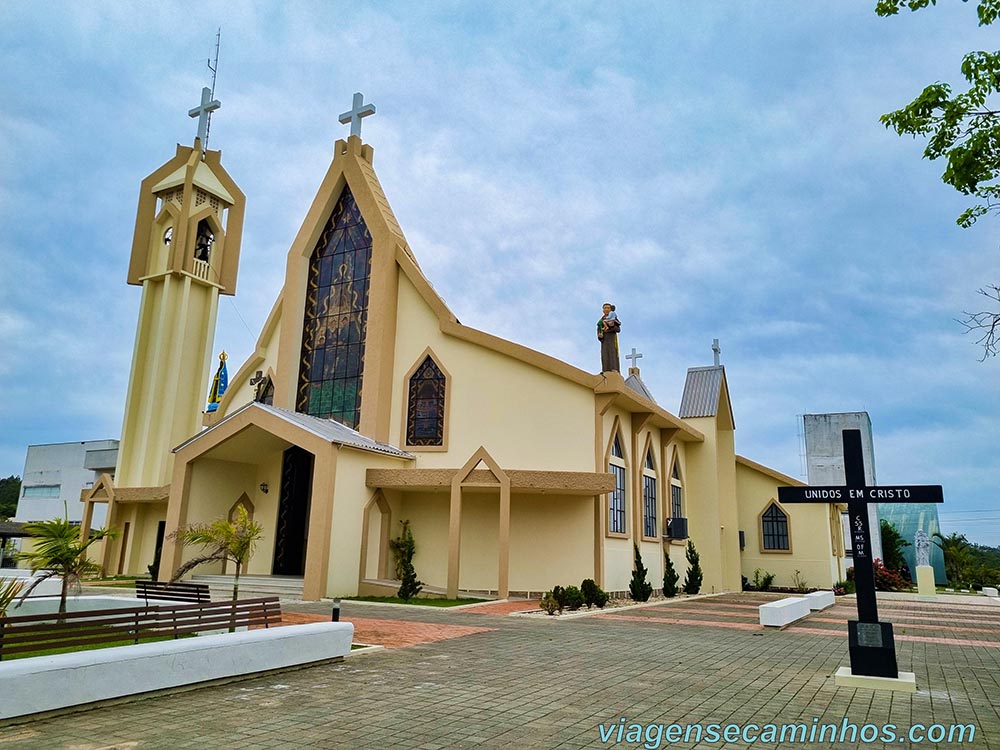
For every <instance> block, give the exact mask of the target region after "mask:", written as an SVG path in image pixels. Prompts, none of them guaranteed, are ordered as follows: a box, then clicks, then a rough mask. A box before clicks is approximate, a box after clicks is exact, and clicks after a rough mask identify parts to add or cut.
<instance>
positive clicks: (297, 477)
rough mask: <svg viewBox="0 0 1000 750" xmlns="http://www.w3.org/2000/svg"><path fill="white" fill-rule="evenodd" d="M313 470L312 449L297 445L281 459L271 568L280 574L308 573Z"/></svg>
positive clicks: (277, 574) (275, 573) (297, 574)
mask: <svg viewBox="0 0 1000 750" xmlns="http://www.w3.org/2000/svg"><path fill="white" fill-rule="evenodd" d="M312 473H313V455H312V453H309V451H305V450H302V449H301V448H299V447H297V446H292V447H291V448H289V449H288V450H286V451H285V455H284V457H283V458H282V463H281V497H280V498H279V499H278V523H277V532H276V539H275V543H274V565H273V566H272V568H271V572H272V573H273V574H274V575H276V576H300V575H302V574H303V573H305V569H306V542H307V540H308V538H309V498H310V495H311V494H312Z"/></svg>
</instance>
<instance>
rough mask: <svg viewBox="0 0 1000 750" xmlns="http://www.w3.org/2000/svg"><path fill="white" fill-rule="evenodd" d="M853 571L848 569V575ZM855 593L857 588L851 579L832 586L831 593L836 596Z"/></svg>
mask: <svg viewBox="0 0 1000 750" xmlns="http://www.w3.org/2000/svg"><path fill="white" fill-rule="evenodd" d="M853 571H854V568H850V569H849V570H848V572H849V573H851V572H853ZM856 591H857V588H856V587H855V585H854V580H853V578H850V579H848V580H846V581H837V582H836V583H835V584H833V593H834V594H836V595H837V596H843V595H844V594H853V593H855V592H856Z"/></svg>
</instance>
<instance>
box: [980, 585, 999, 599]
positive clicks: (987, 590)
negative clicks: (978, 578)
mask: <svg viewBox="0 0 1000 750" xmlns="http://www.w3.org/2000/svg"><path fill="white" fill-rule="evenodd" d="M983 596H993V597H997V596H1000V592H998V591H997V590H996V589H995V588H993V587H992V586H983Z"/></svg>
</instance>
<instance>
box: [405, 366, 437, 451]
mask: <svg viewBox="0 0 1000 750" xmlns="http://www.w3.org/2000/svg"><path fill="white" fill-rule="evenodd" d="M446 384H447V381H446V379H445V375H444V373H443V372H441V368H439V367H438V366H437V364H436V363H435V362H434V360H433V359H431V357H430V355H427V357H426V359H424V361H423V362H422V363H421V365H420V367H418V368H417V371H416V372H415V373H413V376H412V377H411V378H410V382H409V399H408V402H407V407H406V444H407V445H444V407H445V395H446V394H445V386H446Z"/></svg>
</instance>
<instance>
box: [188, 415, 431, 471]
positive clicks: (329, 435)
mask: <svg viewBox="0 0 1000 750" xmlns="http://www.w3.org/2000/svg"><path fill="white" fill-rule="evenodd" d="M247 409H262V410H263V411H266V412H268V413H270V414H273V415H274V416H276V417H279V418H280V419H283V420H285V421H286V422H290V423H291V424H294V425H295V426H297V427H300V428H302V429H303V430H306V431H307V432H311V433H312V434H313V435H316V436H317V437H321V438H323V439H324V440H329V441H330V442H331V443H339V444H340V445H347V446H350V447H351V448H358V449H360V450H365V451H372V452H373V453H382V454H385V455H389V456H397V457H399V458H414V456H413V454H412V453H407V452H406V451H404V450H400V449H399V448H396V447H395V446H393V445H389V444H388V443H380V442H378V441H377V440H372V439H371V438H369V437H365V436H364V435H362V434H361V433H360V432H358V431H357V430H352V429H351V428H350V427H347V426H346V425H342V424H341V423H340V422H334V421H333V420H332V419H321V418H320V417H313V416H311V415H309V414H301V413H299V412H297V411H290V410H289V409H282V408H280V407H277V406H271V405H270V404H261V403H259V402H257V401H252V402H250V403H249V404H247V405H246V406H243V407H241V408H239V409H237V410H236V411H234V412H233V413H232V414H230V415H228V416H227V417H226V418H225V419H222V420H220V421H219V422H217V423H216V424H214V425H212V426H211V427H209V428H208V429H207V430H203V431H202V432H199V433H198V434H197V435H195V436H194V437H193V438H190V439H189V440H186V441H185V442H183V443H181V444H180V445H178V446H177V447H176V448H174V451H175V452H176V451H179V450H180V449H181V448H183V447H184V446H186V445H188V444H190V443H192V442H194V441H195V440H197V439H198V438H200V437H202V436H203V435H207V434H208V433H209V432H211V431H212V430H214V429H216V428H218V427H219V425H221V424H223V423H224V422H226V421H227V420H230V419H232V418H233V417H235V416H236V415H237V414H242V413H243V412H244V411H246V410H247Z"/></svg>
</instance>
